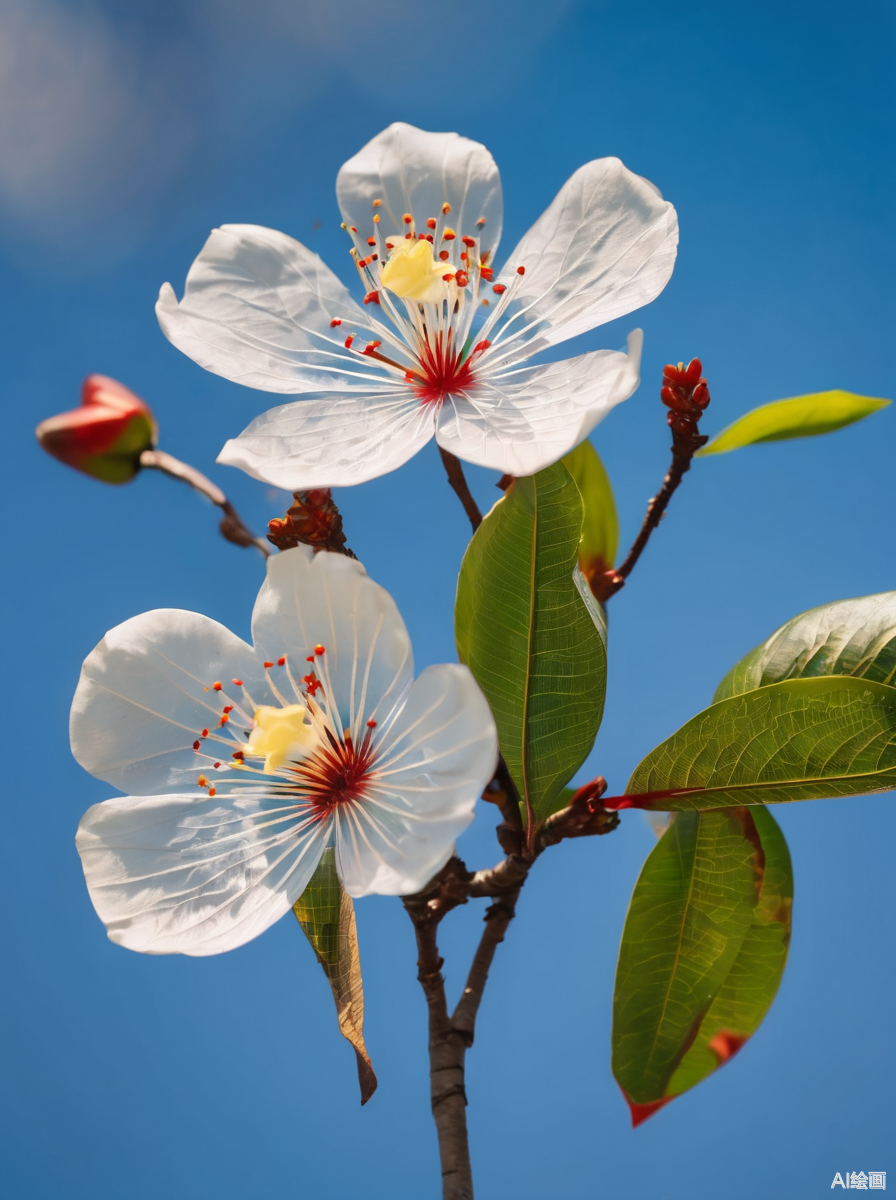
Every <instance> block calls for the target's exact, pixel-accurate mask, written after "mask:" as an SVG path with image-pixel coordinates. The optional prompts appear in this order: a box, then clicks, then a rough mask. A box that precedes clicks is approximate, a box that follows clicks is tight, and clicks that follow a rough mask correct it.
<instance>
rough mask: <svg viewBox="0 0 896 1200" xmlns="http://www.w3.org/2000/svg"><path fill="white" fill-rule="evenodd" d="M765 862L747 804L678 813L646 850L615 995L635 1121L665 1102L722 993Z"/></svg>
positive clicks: (624, 1078)
mask: <svg viewBox="0 0 896 1200" xmlns="http://www.w3.org/2000/svg"><path fill="white" fill-rule="evenodd" d="M763 866H764V862H763V856H762V848H761V843H760V840H759V835H758V834H757V832H756V826H755V823H754V821H753V817H752V815H751V814H750V811H749V809H746V808H734V809H731V810H729V811H727V812H721V813H711V814H702V813H684V814H680V815H679V816H678V817H677V818H676V820H675V821H673V822H672V824H671V825H670V827H669V829H668V830H667V831H666V832H665V833H664V834H663V836H662V837H661V838H660V840H659V841H658V842H657V844H656V846H655V847H654V848H653V850H652V851H651V853H650V855H649V856H648V858H647V861H646V862H645V864H644V867H643V869H642V871H641V874H640V876H639V877H638V882H637V884H636V885H635V890H634V893H633V894H632V899H631V904H630V905H629V910H628V915H627V916H626V919H625V929H624V930H623V934H622V943H621V945H620V948H619V964H618V966H617V969H616V986H615V992H614V997H613V1074H614V1075H615V1077H616V1081H617V1082H618V1084H619V1086H620V1087H621V1088H622V1090H623V1092H624V1093H625V1097H626V1099H627V1100H628V1102H629V1105H630V1106H631V1109H632V1121H633V1123H634V1124H638V1123H639V1122H640V1121H642V1120H644V1119H645V1117H647V1116H649V1115H650V1113H651V1112H653V1111H654V1110H655V1109H656V1108H657V1107H658V1106H659V1104H661V1103H662V1102H663V1100H664V1098H665V1097H666V1095H667V1090H668V1087H669V1083H670V1081H671V1079H672V1077H673V1075H674V1074H675V1072H676V1071H677V1070H678V1068H679V1066H680V1064H681V1063H682V1060H683V1059H684V1056H685V1055H686V1054H687V1051H688V1049H689V1048H690V1047H691V1045H692V1044H693V1042H694V1041H695V1039H696V1037H697V1036H698V1034H699V1031H700V1025H701V1023H702V1021H703V1020H704V1018H705V1017H706V1016H707V1014H708V1012H709V1010H710V1008H711V1007H712V1004H713V1002H714V1000H715V999H716V997H717V996H718V994H719V993H720V991H721V989H722V985H723V984H724V983H725V980H726V979H727V977H728V974H729V972H730V970H731V968H732V967H733V965H734V962H735V960H736V958H737V956H738V953H739V951H740V948H741V946H742V945H743V942H744V939H745V937H746V936H747V931H748V930H749V928H750V925H751V923H752V921H753V913H754V910H755V908H756V905H757V903H758V900H759V895H760V888H761V883H762V872H763ZM645 1109H647V1110H649V1111H645Z"/></svg>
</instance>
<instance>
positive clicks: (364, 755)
mask: <svg viewBox="0 0 896 1200" xmlns="http://www.w3.org/2000/svg"><path fill="white" fill-rule="evenodd" d="M328 742H329V744H328V745H326V746H320V747H319V748H318V749H317V750H316V751H315V752H314V753H313V754H312V755H311V757H310V758H307V759H305V760H304V761H302V762H299V763H296V764H295V765H294V766H292V767H291V768H290V769H291V771H292V772H293V774H294V776H295V781H296V784H297V785H298V787H299V789H300V791H301V792H302V793H303V796H304V798H305V799H306V800H307V802H308V803H309V804H310V805H311V808H312V810H313V813H314V815H315V816H316V817H317V819H318V820H322V819H323V818H324V817H327V816H329V815H330V813H331V812H332V811H333V809H334V808H336V807H337V806H338V805H340V804H352V803H354V802H356V801H358V800H361V799H363V797H364V792H365V789H366V786H367V784H368V783H369V782H370V780H371V778H372V776H373V763H374V759H375V757H376V755H375V752H374V749H373V746H372V744H371V735H370V733H369V732H368V733H367V734H366V735H365V736H364V739H363V740H362V742H361V744H360V746H356V745H355V743H354V741H353V739H352V736H351V733H350V731H349V730H347V729H346V730H345V732H344V733H343V735H342V739H341V740H340V739H338V738H336V737H334V736H333V735H332V734H331V735H330V736H329V738H328Z"/></svg>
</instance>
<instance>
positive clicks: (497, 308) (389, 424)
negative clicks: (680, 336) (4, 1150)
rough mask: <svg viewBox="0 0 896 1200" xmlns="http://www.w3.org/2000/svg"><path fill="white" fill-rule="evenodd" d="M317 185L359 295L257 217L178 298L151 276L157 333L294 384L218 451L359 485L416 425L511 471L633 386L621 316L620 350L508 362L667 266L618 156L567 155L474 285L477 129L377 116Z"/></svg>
mask: <svg viewBox="0 0 896 1200" xmlns="http://www.w3.org/2000/svg"><path fill="white" fill-rule="evenodd" d="M336 193H337V197H338V200H339V206H340V209H341V210H342V215H343V218H344V220H345V228H346V229H347V231H348V233H349V235H350V236H351V238H352V241H353V243H354V244H353V247H352V251H351V252H352V255H353V257H354V260H355V265H356V267H357V269H358V272H359V274H360V277H361V283H362V286H363V288H364V292H365V297H364V300H365V303H364V306H363V307H361V306H359V305H358V304H356V303H355V302H354V300H352V298H351V296H350V295H349V292H348V290H347V289H346V288H345V287H344V286H343V285H342V283H340V281H339V280H338V279H337V278H336V276H335V275H334V274H333V273H332V272H331V271H330V270H329V269H328V268H327V267H326V266H325V265H324V264H323V263H322V262H321V260H320V259H319V258H318V257H317V255H316V254H313V253H312V252H311V251H310V250H308V249H306V247H305V246H302V245H301V244H300V243H299V242H296V241H294V240H293V239H292V238H290V237H287V236H286V234H283V233H277V232H276V231H274V230H272V229H264V228H262V227H261V226H258V225H225V226H223V227H222V228H220V229H216V230H215V231H214V232H213V233H212V235H211V237H210V238H209V239H208V241H207V242H206V244H205V246H204V247H203V249H202V252H201V253H200V255H199V257H198V258H197V259H196V261H195V262H194V263H193V266H192V267H191V268H190V272H189V274H188V276H187V284H186V290H185V293H184V298H183V300H182V301H181V302H180V303H178V302H177V299H176V297H175V294H174V291H173V289H172V288H171V285H170V284H167V283H166V284H165V285H164V286H163V287H162V290H161V293H160V295H159V301H158V304H157V305H156V312H157V314H158V318H159V322H160V324H161V326H162V329H163V330H164V332H165V335H166V336H167V337H168V338H169V339H170V340H171V341H172V342H173V343H174V345H175V346H178V347H179V348H180V349H181V350H183V351H184V353H185V354H188V355H189V356H190V357H191V358H193V359H195V360H196V362H198V363H199V364H200V365H201V366H203V367H205V368H207V369H208V370H210V371H214V372H216V373H217V374H219V375H223V376H225V377H226V378H227V379H232V380H235V381H236V382H237V383H242V384H246V385H247V386H249V387H254V388H261V389H263V390H265V391H269V392H287V393H305V394H307V398H306V399H304V400H302V401H300V402H298V403H290V404H284V405H281V406H280V407H278V408H273V409H271V410H270V411H269V412H266V413H264V414H262V415H261V416H260V417H257V418H256V419H255V420H254V421H253V422H252V424H251V425H250V426H249V427H248V429H246V430H245V431H244V432H243V433H242V434H241V435H240V436H239V437H238V438H235V439H233V440H232V441H229V442H228V443H227V444H226V445H225V447H224V449H223V450H222V452H221V455H220V456H219V459H218V461H219V462H223V463H228V464H230V465H231V466H236V467H241V468H242V469H243V470H244V471H247V472H248V473H249V474H250V475H252V476H254V477H255V478H256V479H263V480H266V481H267V482H269V483H273V484H275V485H277V486H279V487H285V488H289V489H295V488H297V487H301V488H311V487H329V486H336V485H344V484H354V483H362V482H364V481H365V480H368V479H372V478H374V477H375V476H377V475H382V474H385V473H386V472H387V471H392V470H394V469H395V468H396V467H399V466H400V465H401V464H402V463H404V462H406V461H407V459H409V458H410V457H411V456H412V455H413V454H415V453H416V452H417V451H418V450H419V449H420V448H421V447H422V446H423V445H425V443H426V442H427V441H428V440H429V439H430V438H431V437H432V436H433V435H435V437H436V439H437V441H438V443H439V445H440V446H442V447H444V449H445V450H448V451H450V452H451V453H453V454H456V455H457V456H458V457H460V458H462V459H465V460H467V461H468V462H473V463H479V464H480V465H482V466H486V467H492V468H494V469H495V470H498V471H502V472H506V473H509V474H513V475H528V474H531V473H533V472H534V471H537V470H540V469H541V468H542V467H545V466H547V465H549V464H550V463H552V462H556V461H557V459H559V458H560V457H561V456H562V455H563V454H565V453H566V452H567V451H568V450H570V449H572V447H573V446H575V445H578V443H579V442H580V441H582V440H583V439H584V438H585V437H586V436H587V435H588V433H589V432H590V431H591V430H592V429H593V428H594V426H595V425H596V424H597V423H598V421H600V420H601V419H602V418H603V417H604V416H606V414H607V413H608V412H609V410H610V409H611V408H612V407H613V406H614V405H615V404H618V403H619V402H620V401H621V400H625V399H627V398H628V397H629V396H630V395H631V394H632V392H633V391H634V390H635V388H636V387H637V386H638V379H639V376H638V372H639V365H640V353H641V332H640V330H636V331H635V332H634V333H633V334H632V335H631V336H630V338H629V352H628V354H623V353H621V352H616V351H610V350H598V351H595V352H593V353H590V354H581V355H578V356H577V357H576V358H571V359H567V360H566V361H563V362H556V363H550V364H548V365H544V366H535V367H532V366H529V367H524V366H522V365H521V364H523V363H524V362H525V361H526V359H528V358H530V357H531V356H532V355H533V354H536V353H538V352H539V351H541V350H544V349H546V348H547V347H550V346H553V345H554V344H556V343H557V342H562V341H564V340H565V339H567V338H571V337H574V336H575V335H576V334H579V333H584V332H585V331H586V330H588V329H593V328H594V327H595V326H597V325H601V324H603V323H604V322H606V321H612V320H613V319H614V318H616V317H621V316H623V315H624V314H625V313H628V312H631V311H633V310H634V309H636V308H640V307H641V305H643V304H647V303H648V302H649V301H651V300H653V299H655V298H656V296H658V295H659V293H660V292H661V291H662V289H663V288H664V287H665V285H666V283H667V281H668V279H669V276H670V275H671V273H672V267H673V265H674V262H675V253H676V246H677V242H678V224H677V219H676V216H675V210H674V209H673V207H672V205H671V204H669V203H667V202H666V201H664V200H663V198H662V196H661V195H660V193H659V192H658V191H657V189H656V188H655V187H654V186H653V184H651V183H648V182H647V180H645V179H642V178H641V177H640V176H638V175H634V174H632V172H631V171H629V170H627V169H626V168H625V167H624V166H623V165H622V163H621V162H620V161H619V160H618V159H616V158H601V159H597V160H595V161H593V162H589V163H586V164H585V165H584V166H583V167H580V168H579V170H578V171H576V172H575V174H574V175H573V176H572V178H571V179H569V180H568V181H567V183H566V184H565V185H564V186H563V187H562V188H561V190H560V192H559V194H558V195H557V197H556V199H555V200H554V201H553V203H552V204H551V205H550V207H549V208H548V209H547V211H546V212H545V213H544V214H543V215H542V216H541V217H540V218H539V220H538V221H536V222H535V224H534V225H533V226H532V228H531V229H530V230H529V232H528V233H527V234H526V235H525V237H524V238H523V239H522V241H521V242H520V243H519V245H518V246H517V247H516V248H515V249H514V251H513V253H512V254H511V255H510V258H509V260H508V262H507V265H506V266H505V268H504V270H503V273H502V274H501V275H500V277H499V278H497V279H496V280H495V281H494V282H493V264H494V260H495V252H496V250H497V247H498V241H499V238H500V236H501V221H502V199H501V182H500V179H499V176H498V169H497V167H496V166H495V163H494V160H493V159H492V156H491V154H489V152H488V150H486V148H485V147H484V146H481V145H480V144H479V143H478V142H472V141H469V140H468V139H466V138H462V137H459V136H458V135H457V134H454V133H425V132H423V131H422V130H419V129H415V128H414V127H413V126H411V125H403V124H395V125H390V126H389V128H388V129H386V130H385V131H384V132H383V133H381V134H379V135H378V136H377V137H375V138H374V139H373V141H371V142H369V143H368V144H367V145H366V146H365V147H364V148H363V150H361V151H360V152H359V153H358V154H356V155H355V157H354V158H352V159H350V160H349V161H348V162H347V163H346V164H345V166H344V167H343V168H342V170H341V171H340V172H339V177H338V179H337V181H336ZM486 305H488V307H486Z"/></svg>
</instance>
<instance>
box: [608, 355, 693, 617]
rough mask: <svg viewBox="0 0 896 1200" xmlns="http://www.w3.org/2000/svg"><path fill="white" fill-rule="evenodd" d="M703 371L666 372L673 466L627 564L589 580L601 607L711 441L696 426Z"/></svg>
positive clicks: (665, 399)
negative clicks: (696, 454) (692, 462)
mask: <svg viewBox="0 0 896 1200" xmlns="http://www.w3.org/2000/svg"><path fill="white" fill-rule="evenodd" d="M702 370H703V368H702V366H701V363H700V360H699V358H693V359H691V361H690V362H689V363H688V365H687V366H685V365H684V364H683V363H679V364H678V366H677V367H675V366H667V367H666V368H665V369H664V370H663V386H662V388H661V389H660V398H661V400H662V401H663V403H664V404H665V405H666V406H667V407H668V408H669V409H670V412H669V415H668V421H669V425H670V427H671V429H672V464H671V466H670V467H669V470H668V471H667V472H666V477H665V479H664V480H663V486H662V487H661V488H660V490H659V491H658V492H657V494H656V495H655V496H654V497H653V499H652V500H651V501H650V502H649V504H648V505H647V514H646V516H645V517H644V522H643V524H642V525H641V528H640V530H639V532H638V536H637V537H636V538H635V540H634V542H633V543H632V548H631V550H629V552H628V554H627V555H626V557H625V561H624V562H623V563H622V564H621V565H620V566H618V567H616V568H614V569H612V570H609V571H605V572H604V573H603V574H602V575H598V576H597V577H596V578H595V579H594V580H589V582H590V583H591V590H592V591H593V592H594V595H595V596H596V597H597V599H598V600H599V601H600V602H601V604H606V602H607V601H608V600H609V599H610V597H611V596H614V595H615V594H616V592H618V591H619V589H620V588H621V587H623V586H624V584H625V581H626V579H628V577H629V575H631V573H632V571H633V570H634V568H635V564H636V563H637V561H638V559H639V558H640V557H641V554H642V552H643V550H644V547H645V546H646V545H647V543H648V541H649V540H650V535H651V534H652V533H653V531H654V529H656V527H657V526H658V525H659V523H660V521H661V520H662V519H663V514H664V513H665V511H666V508H667V506H668V504H669V501H670V500H671V499H672V496H673V495H674V493H675V490H676V488H677V487H678V485H679V484H680V483H681V481H682V479H683V478H684V475H685V473H686V472H687V471H689V470H690V469H691V459H692V458H693V457H694V454H695V453H696V452H697V451H698V450H699V449H700V447H701V446H705V445H706V443H707V442H708V441H709V438H708V437H706V436H705V435H704V434H701V433H700V432H699V431H698V428H697V423H698V422H699V420H700V417H701V416H702V415H703V411H704V409H705V408H706V406H707V404H709V389H708V388H707V386H706V380H705V379H704V378H703V376H702V375H701V371H702Z"/></svg>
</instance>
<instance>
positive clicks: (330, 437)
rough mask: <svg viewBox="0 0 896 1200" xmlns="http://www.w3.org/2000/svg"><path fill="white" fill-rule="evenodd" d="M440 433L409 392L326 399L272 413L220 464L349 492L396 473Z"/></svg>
mask: <svg viewBox="0 0 896 1200" xmlns="http://www.w3.org/2000/svg"><path fill="white" fill-rule="evenodd" d="M433 432H434V422H433V414H432V412H431V410H429V409H428V408H427V407H426V406H425V405H423V404H421V403H420V401H419V400H418V399H417V398H416V397H415V396H414V394H413V392H412V391H411V389H410V388H402V389H401V390H400V391H394V390H393V391H389V392H383V393H377V394H373V395H367V396H339V395H334V394H330V395H322V396H321V395H319V396H313V397H310V398H308V399H306V400H298V401H294V402H293V403H291V404H281V405H279V406H278V407H277V408H271V409H268V411H267V412H264V413H262V414H261V416H258V417H256V418H255V420H254V421H253V422H252V424H251V425H249V427H248V428H247V429H244V430H243V432H242V433H241V434H240V435H239V437H235V438H231V440H230V441H229V442H226V443H225V445H224V448H223V449H222V451H221V453H220V454H219V455H218V462H219V463H226V465H227V466H230V467H239V468H240V469H241V470H243V471H245V472H246V474H247V475H251V476H252V477H253V479H261V480H264V482H265V483H272V484H273V485H274V486H275V487H282V488H286V489H287V490H288V491H295V490H297V489H299V488H315V487H347V486H350V485H351V484H355V483H365V482H366V481H367V480H368V479H375V478H376V477H377V476H378V475H385V474H387V473H388V472H389V471H394V470H396V469H397V468H398V467H400V466H401V465H402V464H403V463H405V462H407V460H408V459H409V458H412V457H413V456H414V455H415V454H416V453H417V451H418V450H420V449H422V447H423V446H425V445H426V443H427V442H428V441H429V439H430V438H431V437H432V435H433Z"/></svg>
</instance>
